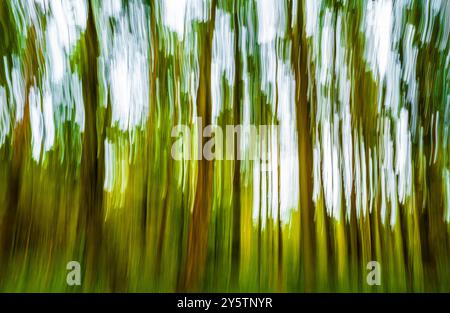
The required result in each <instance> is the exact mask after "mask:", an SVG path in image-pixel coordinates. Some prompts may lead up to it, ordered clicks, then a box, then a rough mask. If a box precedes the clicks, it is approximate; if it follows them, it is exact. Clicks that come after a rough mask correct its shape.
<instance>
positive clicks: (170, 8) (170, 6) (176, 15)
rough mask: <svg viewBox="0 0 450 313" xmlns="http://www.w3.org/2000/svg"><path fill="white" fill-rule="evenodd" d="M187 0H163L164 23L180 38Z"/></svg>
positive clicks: (182, 34)
mask: <svg viewBox="0 0 450 313" xmlns="http://www.w3.org/2000/svg"><path fill="white" fill-rule="evenodd" d="M186 2H187V0H164V1H163V18H164V24H165V25H166V26H167V27H168V28H169V29H170V30H171V31H173V32H176V33H177V35H178V37H179V38H180V39H181V38H183V36H184V23H185V14H186Z"/></svg>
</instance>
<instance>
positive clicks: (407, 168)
mask: <svg viewBox="0 0 450 313" xmlns="http://www.w3.org/2000/svg"><path fill="white" fill-rule="evenodd" d="M395 140H396V143H395V147H396V154H395V161H396V162H395V171H396V174H397V176H398V197H399V199H398V200H399V201H400V203H402V204H404V203H405V199H406V197H407V196H409V195H410V194H411V188H412V180H413V177H412V170H411V163H412V159H411V150H412V144H411V135H410V132H409V130H408V110H406V109H405V108H402V110H401V112H400V119H399V120H398V122H397V129H396V138H395Z"/></svg>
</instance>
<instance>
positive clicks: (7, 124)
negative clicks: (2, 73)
mask: <svg viewBox="0 0 450 313" xmlns="http://www.w3.org/2000/svg"><path fill="white" fill-rule="evenodd" d="M10 129H11V117H10V116H9V111H8V105H7V102H6V90H5V88H4V87H3V86H1V85H0V147H1V146H2V145H3V143H4V142H5V138H6V136H8V134H9V132H10Z"/></svg>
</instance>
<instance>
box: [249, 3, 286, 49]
mask: <svg viewBox="0 0 450 313" xmlns="http://www.w3.org/2000/svg"><path fill="white" fill-rule="evenodd" d="M256 10H257V12H258V43H260V44H263V43H268V42H270V41H272V40H274V39H275V38H276V36H282V35H283V34H284V30H285V26H286V8H285V6H284V1H273V0H259V1H257V2H256Z"/></svg>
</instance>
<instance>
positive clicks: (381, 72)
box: [363, 0, 393, 80]
mask: <svg viewBox="0 0 450 313" xmlns="http://www.w3.org/2000/svg"><path fill="white" fill-rule="evenodd" d="M364 21H365V24H364V26H365V27H364V29H363V32H364V34H365V36H366V47H365V58H366V61H367V62H368V64H369V66H370V68H371V69H372V72H373V73H374V75H375V76H376V77H377V78H378V77H379V78H380V79H381V80H382V79H383V78H384V76H385V74H386V69H387V66H388V59H389V53H390V51H391V33H392V23H393V19H392V1H390V0H380V1H368V2H367V8H366V14H365V16H364Z"/></svg>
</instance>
